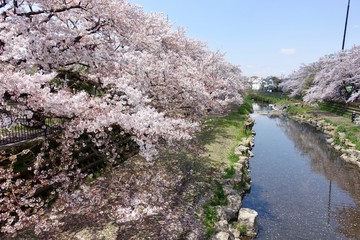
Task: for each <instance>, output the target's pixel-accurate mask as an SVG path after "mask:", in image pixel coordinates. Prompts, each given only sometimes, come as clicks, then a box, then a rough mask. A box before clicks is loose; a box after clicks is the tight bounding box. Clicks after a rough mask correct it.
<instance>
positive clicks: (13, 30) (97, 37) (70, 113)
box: [0, 0, 243, 231]
mask: <svg viewBox="0 0 360 240" xmlns="http://www.w3.org/2000/svg"><path fill="white" fill-rule="evenodd" d="M0 70H1V71H0V86H1V87H0V105H1V106H2V108H5V106H10V105H11V106H12V107H11V108H8V110H9V111H10V112H11V113H10V114H9V113H6V114H5V113H1V117H0V123H1V126H2V127H11V121H10V120H9V118H10V116H11V114H17V113H19V112H21V113H24V114H26V116H27V118H29V119H31V118H33V117H34V116H35V115H36V114H37V113H41V114H42V115H43V117H44V118H60V119H64V121H63V122H62V128H63V131H62V132H61V134H60V135H59V136H58V137H57V139H56V140H57V145H56V146H57V149H58V151H56V150H54V149H51V148H52V147H54V145H51V146H50V145H49V143H48V142H46V141H45V142H44V145H43V146H42V151H41V152H40V153H36V154H37V156H36V157H35V159H36V160H35V163H34V166H33V167H31V168H30V171H32V173H33V175H34V178H33V180H27V181H14V180H13V179H14V173H13V172H12V171H11V170H9V169H4V168H1V169H0V171H1V172H0V173H1V180H2V181H1V182H3V183H1V184H2V185H1V187H2V189H4V191H5V192H6V191H7V190H9V189H12V188H17V189H21V191H20V190H19V192H16V193H15V192H11V191H10V190H9V191H8V193H4V194H5V195H6V196H5V195H4V196H3V198H2V199H1V205H2V210H1V212H0V221H5V222H6V224H5V226H4V227H3V230H6V231H14V229H18V228H21V227H22V226H23V225H22V224H23V223H24V222H26V221H30V220H32V221H36V220H34V219H33V218H32V217H31V218H30V217H29V213H28V212H26V211H25V210H24V209H26V207H25V206H32V207H34V208H36V207H41V206H42V204H43V203H41V202H39V201H38V200H34V198H31V197H32V196H33V194H34V191H35V190H31V191H30V190H29V189H36V188H38V187H41V186H44V185H46V184H55V183H56V184H59V186H63V187H59V190H58V191H62V190H61V189H63V190H64V189H66V188H67V187H68V185H69V184H70V183H71V182H74V181H76V180H74V179H76V178H77V176H78V174H79V172H78V171H77V170H75V169H74V166H75V165H76V164H75V162H76V158H75V157H74V155H73V152H74V150H78V149H80V148H81V147H82V146H83V145H84V144H87V143H88V142H89V141H90V142H92V143H93V144H94V146H96V148H97V149H98V151H100V152H101V154H103V155H104V156H107V160H108V161H110V162H111V161H115V160H116V159H118V158H120V156H121V150H120V148H119V147H118V143H117V142H116V141H114V130H115V129H116V130H117V131H116V133H115V134H116V135H126V136H130V138H131V139H132V140H133V141H135V142H136V144H137V145H138V146H139V148H140V154H142V156H144V157H145V158H146V159H152V158H153V156H154V155H155V154H156V152H157V146H158V145H159V143H160V142H166V143H168V144H174V143H176V142H178V141H183V140H187V139H190V138H191V136H192V134H193V133H194V131H196V130H197V129H198V128H199V124H200V122H201V121H202V119H203V118H204V116H206V115H208V114H216V113H221V112H223V111H225V110H226V109H227V108H228V106H229V104H231V103H241V102H242V96H241V95H242V92H243V77H242V75H241V70H240V69H239V68H238V67H237V66H234V65H232V64H230V63H228V62H227V61H225V59H224V56H223V54H222V53H219V52H212V51H210V50H208V48H207V46H206V44H205V43H203V42H200V41H197V40H193V39H189V38H188V37H187V36H186V33H185V31H184V30H182V29H177V30H174V29H173V28H172V26H171V23H170V22H169V21H167V20H166V18H164V16H163V15H162V14H156V13H153V14H147V13H144V12H143V10H142V9H141V8H140V7H138V6H134V5H132V4H129V3H128V2H126V1H125V0H81V1H78V0H51V1H50V0H24V1H16V0H3V1H0ZM14 103H15V104H14ZM14 106H15V107H14ZM44 152H50V155H47V156H46V159H45V155H44ZM8 161H9V162H10V165H11V164H12V163H13V162H14V161H16V156H15V157H13V158H9V159H8ZM51 162H52V164H53V166H57V168H56V169H46V168H44V166H45V165H46V166H47V165H49V164H50V165H51ZM71 169H73V171H70V170H71ZM34 179H35V180H34ZM29 181H30V182H29ZM31 181H32V182H31ZM64 191H65V190H64ZM14 213H15V214H14ZM15 218H16V219H17V220H16V221H17V224H15V225H14V221H15Z"/></svg>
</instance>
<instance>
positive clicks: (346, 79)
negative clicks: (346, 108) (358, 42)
mask: <svg viewBox="0 0 360 240" xmlns="http://www.w3.org/2000/svg"><path fill="white" fill-rule="evenodd" d="M281 85H282V87H283V90H284V91H286V92H289V93H290V94H291V95H293V96H294V95H301V96H303V99H304V100H305V101H307V102H318V101H320V102H321V101H324V100H337V101H346V102H354V101H358V100H359V97H360V91H359V88H360V46H354V47H353V48H351V49H349V50H346V51H341V52H338V53H335V54H332V55H327V56H324V57H322V58H320V59H319V60H318V61H316V62H314V63H310V64H307V65H303V66H301V67H300V68H299V69H298V70H296V71H294V72H293V73H292V74H291V75H290V77H289V79H288V80H287V81H286V82H283V83H282V84H281ZM347 86H348V87H349V86H350V90H351V91H350V92H349V91H347V90H346V87H347ZM348 90H349V89H348Z"/></svg>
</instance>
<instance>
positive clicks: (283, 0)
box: [129, 0, 360, 77]
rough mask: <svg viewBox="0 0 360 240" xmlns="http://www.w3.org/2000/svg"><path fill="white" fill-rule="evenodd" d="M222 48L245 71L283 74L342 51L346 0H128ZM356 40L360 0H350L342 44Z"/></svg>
mask: <svg viewBox="0 0 360 240" xmlns="http://www.w3.org/2000/svg"><path fill="white" fill-rule="evenodd" d="M129 2H130V3H133V4H137V5H141V6H142V7H143V9H144V11H145V12H160V13H163V14H164V15H165V16H166V17H167V18H168V19H169V21H170V22H171V23H173V25H174V28H177V27H183V28H185V29H186V32H187V36H188V37H189V38H193V39H197V40H201V41H204V42H206V43H207V44H208V47H209V49H210V50H213V51H220V52H223V53H225V54H226V55H225V58H226V60H227V61H229V62H231V63H232V64H235V65H238V66H239V67H240V69H241V70H242V73H243V75H245V76H248V77H250V76H259V77H267V76H279V77H286V76H287V75H288V74H290V73H291V72H293V71H295V70H297V69H298V68H299V67H300V66H301V65H302V64H308V63H312V62H315V61H317V60H318V59H319V58H320V57H323V56H324V55H327V54H332V53H335V52H338V51H341V47H342V41H343V34H344V27H345V18H346V11H347V5H348V0H222V1H220V0H129ZM359 44H360V0H352V1H351V2H350V10H349V18H348V24H347V34H346V42H345V49H349V48H351V47H353V46H354V45H359Z"/></svg>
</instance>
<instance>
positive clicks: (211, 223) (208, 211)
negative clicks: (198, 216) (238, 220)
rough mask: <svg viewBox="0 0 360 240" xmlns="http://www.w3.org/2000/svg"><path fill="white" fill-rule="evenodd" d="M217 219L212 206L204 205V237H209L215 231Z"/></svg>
mask: <svg viewBox="0 0 360 240" xmlns="http://www.w3.org/2000/svg"><path fill="white" fill-rule="evenodd" d="M218 220H219V217H218V216H217V213H216V208H215V207H214V206H210V205H206V206H205V207H204V221H203V222H204V225H205V239H210V238H211V236H213V235H214V234H215V233H216V229H215V223H216V222H217V221H218Z"/></svg>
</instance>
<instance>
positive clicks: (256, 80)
mask: <svg viewBox="0 0 360 240" xmlns="http://www.w3.org/2000/svg"><path fill="white" fill-rule="evenodd" d="M249 82H250V85H251V89H252V90H260V89H261V83H262V78H260V77H256V76H253V77H250V78H249Z"/></svg>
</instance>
